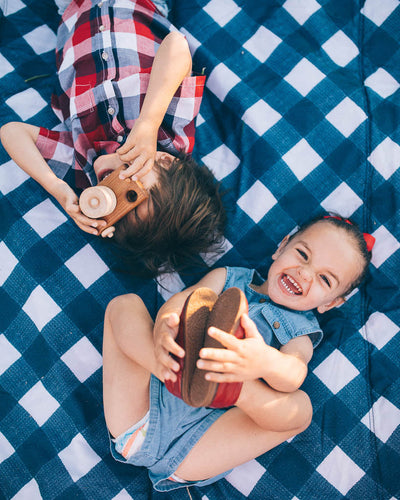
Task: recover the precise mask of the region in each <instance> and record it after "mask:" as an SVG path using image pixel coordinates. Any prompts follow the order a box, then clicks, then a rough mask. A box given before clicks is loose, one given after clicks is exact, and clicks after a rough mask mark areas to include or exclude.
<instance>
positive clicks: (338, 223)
mask: <svg viewBox="0 0 400 500" xmlns="http://www.w3.org/2000/svg"><path fill="white" fill-rule="evenodd" d="M317 223H318V224H319V223H324V224H331V225H333V226H335V227H337V228H340V229H342V230H343V231H345V232H346V233H347V234H348V235H349V237H350V238H351V239H352V240H353V242H354V245H355V248H356V249H357V250H358V252H359V254H360V260H361V271H360V273H359V275H358V276H357V278H356V279H355V280H354V281H353V282H352V283H351V284H350V285H349V287H348V289H347V290H346V291H345V293H343V296H345V295H348V294H349V293H350V292H351V291H352V290H354V288H356V287H357V286H358V285H359V284H360V283H362V282H363V281H364V279H365V277H366V275H367V272H368V266H369V263H370V262H371V258H372V252H371V251H369V250H368V249H367V243H366V241H365V238H364V235H363V232H362V231H361V229H360V228H359V226H358V225H357V224H356V223H355V222H353V221H352V220H350V219H347V218H345V217H342V216H341V215H337V214H331V215H330V216H327V215H320V216H318V217H315V218H314V219H311V220H310V221H308V222H306V223H305V224H303V225H301V226H300V228H299V229H298V231H297V232H295V233H294V234H292V236H291V238H294V237H295V236H298V235H299V234H301V233H304V231H306V230H307V229H308V228H310V227H311V226H313V225H314V224H317Z"/></svg>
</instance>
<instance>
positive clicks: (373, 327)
mask: <svg viewBox="0 0 400 500" xmlns="http://www.w3.org/2000/svg"><path fill="white" fill-rule="evenodd" d="M398 331H400V328H399V327H398V326H397V325H396V323H393V321H392V320H391V319H390V318H388V317H387V316H386V314H383V313H381V312H378V311H376V312H374V313H372V314H371V316H370V317H369V318H368V320H367V322H366V323H365V325H364V326H363V327H362V328H361V330H360V333H361V335H362V336H363V337H364V339H365V340H368V342H370V343H371V344H373V345H374V346H375V347H376V348H377V349H382V347H384V346H385V345H386V344H387V343H388V342H389V341H390V340H391V339H392V338H393V337H394V336H395V335H396V333H397V332H398Z"/></svg>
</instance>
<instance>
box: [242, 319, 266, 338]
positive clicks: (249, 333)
mask: <svg viewBox="0 0 400 500" xmlns="http://www.w3.org/2000/svg"><path fill="white" fill-rule="evenodd" d="M240 324H241V325H242V327H243V329H244V331H245V333H246V338H260V337H262V336H261V334H260V332H259V331H258V329H257V326H256V324H255V323H254V321H253V320H252V319H250V317H249V315H248V314H246V313H244V314H242V317H241V318H240Z"/></svg>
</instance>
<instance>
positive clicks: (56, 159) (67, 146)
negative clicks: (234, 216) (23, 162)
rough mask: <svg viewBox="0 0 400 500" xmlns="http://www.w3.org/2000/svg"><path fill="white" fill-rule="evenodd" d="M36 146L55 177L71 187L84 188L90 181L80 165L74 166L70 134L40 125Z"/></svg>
mask: <svg viewBox="0 0 400 500" xmlns="http://www.w3.org/2000/svg"><path fill="white" fill-rule="evenodd" d="M36 147H37V148H38V150H39V152H40V154H41V155H42V156H43V158H44V159H45V160H46V161H47V163H48V165H49V167H50V168H51V170H52V171H53V172H54V173H55V175H56V176H57V177H59V178H60V179H63V180H65V181H66V182H67V183H68V184H69V185H71V187H77V188H79V189H84V188H85V187H88V186H90V183H89V181H88V179H87V177H86V175H85V173H84V172H83V171H82V169H81V168H80V167H78V168H75V165H77V164H76V162H75V161H74V147H73V140H72V134H71V132H69V131H56V130H49V129H46V128H43V127H40V131H39V135H38V138H37V140H36Z"/></svg>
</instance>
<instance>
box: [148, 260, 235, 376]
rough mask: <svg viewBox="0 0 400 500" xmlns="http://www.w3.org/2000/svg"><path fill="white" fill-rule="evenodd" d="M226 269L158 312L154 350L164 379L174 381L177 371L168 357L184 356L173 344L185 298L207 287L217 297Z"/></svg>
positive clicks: (203, 280) (211, 275)
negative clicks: (161, 367) (196, 290)
mask: <svg viewBox="0 0 400 500" xmlns="http://www.w3.org/2000/svg"><path fill="white" fill-rule="evenodd" d="M225 280H226V269H225V268H218V269H214V270H213V271H210V272H209V273H208V274H206V275H205V276H204V277H203V278H202V279H201V280H200V281H199V282H198V283H196V284H195V285H193V286H191V287H189V288H186V289H185V290H183V291H182V292H179V293H177V294H175V295H173V296H172V297H171V298H170V299H168V300H167V301H166V302H165V304H164V305H163V306H162V307H161V308H160V310H159V311H158V314H157V317H156V320H155V323H154V348H155V354H156V358H157V360H158V362H159V363H160V364H161V365H163V366H164V368H165V371H164V378H165V379H170V380H172V381H175V380H176V374H175V372H176V371H177V370H178V369H179V365H178V363H177V362H176V361H175V360H174V359H173V358H172V357H171V356H170V354H175V355H176V356H178V357H179V358H182V357H183V356H184V355H185V352H184V350H183V349H182V348H181V347H180V346H179V345H178V344H177V343H176V342H175V340H174V339H175V338H176V336H177V334H178V327H179V317H180V314H181V311H182V308H183V305H184V303H185V301H186V298H187V297H188V296H189V295H190V293H191V292H192V291H193V290H195V289H196V288H200V287H208V288H211V289H212V290H214V292H215V293H216V294H217V295H219V294H220V293H221V292H222V290H223V288H224V285H225Z"/></svg>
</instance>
